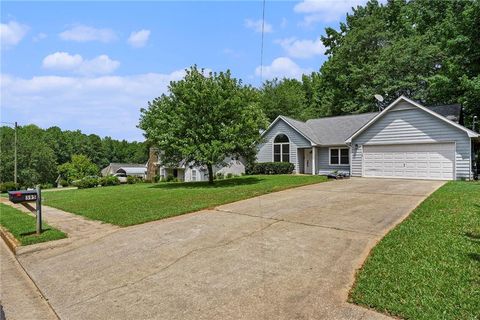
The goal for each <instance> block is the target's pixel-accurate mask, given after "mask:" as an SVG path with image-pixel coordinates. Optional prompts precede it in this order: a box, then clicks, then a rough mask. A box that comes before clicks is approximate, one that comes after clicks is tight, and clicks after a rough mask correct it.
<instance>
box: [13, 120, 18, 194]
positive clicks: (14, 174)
mask: <svg viewBox="0 0 480 320" xmlns="http://www.w3.org/2000/svg"><path fill="white" fill-rule="evenodd" d="M17 127H18V125H17V121H15V146H14V148H15V160H14V169H13V182H14V183H15V187H16V185H17Z"/></svg>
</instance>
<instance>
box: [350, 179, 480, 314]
mask: <svg viewBox="0 0 480 320" xmlns="http://www.w3.org/2000/svg"><path fill="white" fill-rule="evenodd" d="M350 301H351V302H354V303H357V304H360V305H364V306H367V307H371V308H374V309H376V310H378V311H381V312H385V313H388V314H391V315H396V316H400V317H402V318H405V319H478V317H479V315H480V183H478V182H461V181H458V182H457V181H455V182H454V181H452V182H449V183H447V184H446V185H444V186H443V187H441V188H440V189H439V190H437V191H436V192H435V193H433V194H432V195H431V196H430V197H429V198H428V199H426V200H425V201H424V202H423V203H422V204H421V205H420V206H419V207H418V208H416V209H415V210H414V211H413V212H412V214H411V215H410V216H409V217H408V218H407V219H406V220H405V221H404V222H403V223H401V224H400V225H398V226H397V227H396V228H395V229H394V230H392V231H391V232H390V233H389V234H388V235H387V236H385V238H384V239H382V240H381V241H380V243H379V244H378V245H377V246H376V247H375V248H374V249H373V250H372V252H371V254H370V256H369V258H368V259H367V260H366V262H365V264H364V266H363V267H362V269H361V270H360V271H359V273H358V274H357V279H356V283H355V285H354V287H353V289H352V291H351V292H350Z"/></svg>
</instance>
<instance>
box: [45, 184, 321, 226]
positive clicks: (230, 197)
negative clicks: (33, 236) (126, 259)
mask: <svg viewBox="0 0 480 320" xmlns="http://www.w3.org/2000/svg"><path fill="white" fill-rule="evenodd" d="M324 181H326V178H325V177H321V176H308V175H257V176H243V177H237V178H232V179H226V180H217V181H215V182H214V184H208V182H187V183H174V182H172V183H158V184H150V183H137V184H132V185H121V186H111V187H98V188H93V189H82V190H66V191H63V192H51V193H48V194H44V195H43V197H44V203H45V204H46V205H49V206H52V207H55V208H59V209H61V210H64V211H67V212H72V213H76V214H79V215H82V216H85V217H87V218H90V219H95V220H101V221H104V222H108V223H111V224H115V225H118V226H129V225H134V224H139V223H144V222H147V221H153V220H158V219H163V218H168V217H172V216H177V215H180V214H184V213H188V212H193V211H197V210H201V209H206V208H212V207H215V206H219V205H222V204H225V203H229V202H234V201H238V200H243V199H247V198H251V197H255V196H258V195H262V194H266V193H270V192H275V191H280V190H284V189H288V188H293V187H299V186H303V185H308V184H312V183H319V182H324Z"/></svg>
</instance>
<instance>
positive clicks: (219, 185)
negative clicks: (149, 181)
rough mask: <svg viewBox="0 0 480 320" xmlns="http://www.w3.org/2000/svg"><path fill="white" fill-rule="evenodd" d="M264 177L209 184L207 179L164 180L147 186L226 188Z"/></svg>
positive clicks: (254, 182)
mask: <svg viewBox="0 0 480 320" xmlns="http://www.w3.org/2000/svg"><path fill="white" fill-rule="evenodd" d="M263 180H264V179H261V178H256V177H248V178H232V179H225V180H215V181H214V182H213V184H209V183H208V181H200V182H166V183H160V184H156V185H154V186H151V187H149V188H156V189H204V188H228V187H236V186H242V185H252V184H257V183H260V182H261V181H263Z"/></svg>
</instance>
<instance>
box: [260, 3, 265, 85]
mask: <svg viewBox="0 0 480 320" xmlns="http://www.w3.org/2000/svg"><path fill="white" fill-rule="evenodd" d="M265 1H266V0H263V8H262V44H261V46H260V81H261V82H262V83H263V38H264V35H265Z"/></svg>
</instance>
